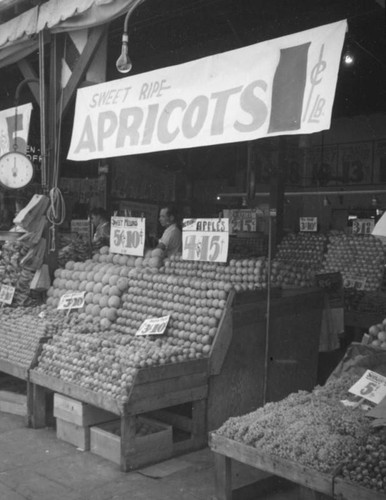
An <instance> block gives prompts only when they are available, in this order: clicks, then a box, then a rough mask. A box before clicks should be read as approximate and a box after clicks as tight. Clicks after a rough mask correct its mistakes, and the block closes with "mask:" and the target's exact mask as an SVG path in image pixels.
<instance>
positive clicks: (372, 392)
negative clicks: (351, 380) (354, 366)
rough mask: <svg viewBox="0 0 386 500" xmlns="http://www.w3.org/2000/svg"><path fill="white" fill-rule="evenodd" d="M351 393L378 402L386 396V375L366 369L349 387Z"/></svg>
mask: <svg viewBox="0 0 386 500" xmlns="http://www.w3.org/2000/svg"><path fill="white" fill-rule="evenodd" d="M349 392H351V394H355V395H356V396H359V397H361V398H364V399H367V400H368V401H371V402H372V403H375V404H378V403H380V402H381V401H382V399H383V398H384V397H386V377H383V376H382V375H379V373H376V372H373V371H371V370H367V371H366V372H365V373H364V374H363V375H362V377H361V378H360V379H359V380H358V381H357V382H356V383H355V384H354V385H353V386H352V387H350V389H349Z"/></svg>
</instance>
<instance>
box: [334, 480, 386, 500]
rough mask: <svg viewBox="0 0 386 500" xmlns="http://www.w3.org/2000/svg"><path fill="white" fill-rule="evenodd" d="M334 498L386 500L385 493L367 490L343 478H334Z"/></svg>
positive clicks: (344, 499)
mask: <svg viewBox="0 0 386 500" xmlns="http://www.w3.org/2000/svg"><path fill="white" fill-rule="evenodd" d="M334 498H337V499H339V500H385V498H386V495H385V493H381V492H380V491H376V490H371V489H370V488H365V487H364V486H361V485H360V484H358V483H352V482H351V481H348V480H347V479H344V478H342V477H335V478H334Z"/></svg>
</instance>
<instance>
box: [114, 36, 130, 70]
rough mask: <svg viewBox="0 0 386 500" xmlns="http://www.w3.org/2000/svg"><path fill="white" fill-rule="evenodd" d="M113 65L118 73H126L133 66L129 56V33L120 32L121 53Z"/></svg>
mask: <svg viewBox="0 0 386 500" xmlns="http://www.w3.org/2000/svg"><path fill="white" fill-rule="evenodd" d="M115 65H116V67H117V70H118V71H119V72H120V73H128V72H129V71H130V70H131V68H132V67H133V65H132V63H131V60H130V57H129V35H128V34H127V33H123V34H122V50H121V55H120V56H119V57H118V59H117V62H116V63H115Z"/></svg>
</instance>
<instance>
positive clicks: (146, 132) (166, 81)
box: [68, 20, 347, 161]
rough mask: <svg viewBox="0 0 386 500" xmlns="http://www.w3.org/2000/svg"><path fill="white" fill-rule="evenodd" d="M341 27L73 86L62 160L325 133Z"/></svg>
mask: <svg viewBox="0 0 386 500" xmlns="http://www.w3.org/2000/svg"><path fill="white" fill-rule="evenodd" d="M346 29H347V22H346V21H345V20H343V21H339V22H336V23H331V24H327V25H325V26H320V27H318V28H313V29H310V30H307V31H302V32H300V33H294V34H292V35H288V36H284V37H281V38H276V39H274V40H268V41H265V42H261V43H257V44H254V45H249V46H248V47H243V48H241V49H236V50H232V51H229V52H224V53H221V54H216V55H213V56H209V57H205V58H202V59H198V60H195V61H191V62H188V63H184V64H180V65H178V66H170V67H167V68H162V69H158V70H155V71H151V72H148V73H142V74H139V75H134V76H128V77H126V78H119V79H117V80H113V81H110V82H105V83H101V84H98V85H92V86H88V87H84V88H81V89H78V91H77V97H76V107H75V116H74V123H73V130H72V138H71V144H70V150H69V153H68V159H70V160H75V161H85V160H91V159H96V158H109V157H114V156H124V155H136V154H139V153H149V152H152V151H165V150H171V149H181V148H193V147H201V146H208V145H212V144H224V143H234V142H244V141H252V140H255V139H258V138H261V137H273V136H278V135H292V134H296V135H299V134H311V133H314V132H318V131H321V130H325V129H328V128H329V127H330V122H331V112H332V106H333V103H334V95H335V87H336V82H337V77H338V70H339V66H340V60H341V52H342V47H343V42H344V37H345V33H346Z"/></svg>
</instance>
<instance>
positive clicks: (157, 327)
mask: <svg viewBox="0 0 386 500" xmlns="http://www.w3.org/2000/svg"><path fill="white" fill-rule="evenodd" d="M169 319H170V315H168V316H162V317H161V318H147V319H145V321H144V322H143V323H142V325H141V326H140V327H139V328H138V330H137V332H136V335H162V334H163V333H164V331H165V330H166V327H167V326H168V323H169Z"/></svg>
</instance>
